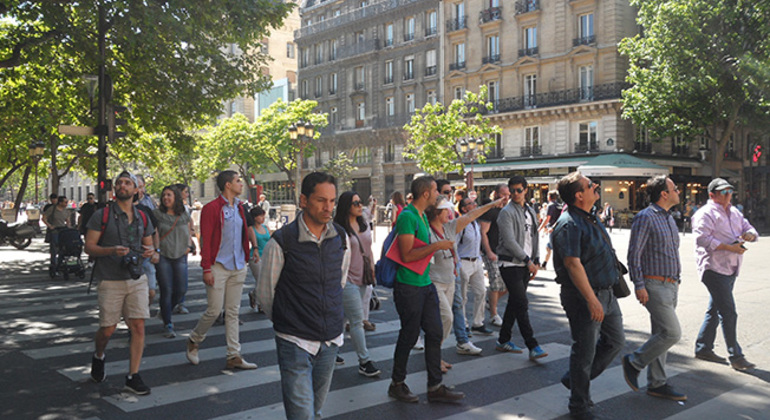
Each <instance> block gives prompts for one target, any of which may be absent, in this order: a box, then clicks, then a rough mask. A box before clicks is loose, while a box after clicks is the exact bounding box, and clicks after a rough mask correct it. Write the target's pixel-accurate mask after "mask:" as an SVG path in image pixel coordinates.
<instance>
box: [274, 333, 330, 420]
mask: <svg viewBox="0 0 770 420" xmlns="http://www.w3.org/2000/svg"><path fill="white" fill-rule="evenodd" d="M275 346H276V350H277V352H278V366H279V368H280V370H281V392H282V394H283V408H284V410H285V411H286V418H287V419H288V420H307V419H315V418H321V407H323V404H324V401H325V400H326V394H328V393H329V387H330V386H331V383H332V374H333V373H334V361H335V359H336V358H337V350H338V348H337V345H335V344H332V345H331V346H327V345H326V344H324V343H321V349H320V350H319V351H318V354H315V355H312V354H310V353H308V352H306V351H305V350H302V349H301V348H299V347H298V346H297V345H296V344H294V343H292V342H290V341H286V340H284V339H282V338H279V337H275Z"/></svg>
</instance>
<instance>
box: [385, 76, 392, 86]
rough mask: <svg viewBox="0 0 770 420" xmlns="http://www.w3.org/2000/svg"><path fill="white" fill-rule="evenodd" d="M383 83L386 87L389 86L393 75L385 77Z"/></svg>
mask: <svg viewBox="0 0 770 420" xmlns="http://www.w3.org/2000/svg"><path fill="white" fill-rule="evenodd" d="M384 83H385V84H386V85H389V84H391V83H393V75H392V74H391V75H390V76H385V80H384Z"/></svg>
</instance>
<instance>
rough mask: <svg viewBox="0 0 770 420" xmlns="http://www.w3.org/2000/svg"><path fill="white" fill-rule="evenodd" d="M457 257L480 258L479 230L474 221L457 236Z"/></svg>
mask: <svg viewBox="0 0 770 420" xmlns="http://www.w3.org/2000/svg"><path fill="white" fill-rule="evenodd" d="M457 255H458V256H459V257H460V258H478V257H481V229H480V228H479V224H478V223H476V221H473V222H471V223H470V224H469V225H468V226H466V227H465V229H463V231H462V232H460V234H459V235H457Z"/></svg>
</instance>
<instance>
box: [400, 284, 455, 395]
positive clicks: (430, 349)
mask: <svg viewBox="0 0 770 420" xmlns="http://www.w3.org/2000/svg"><path fill="white" fill-rule="evenodd" d="M393 301H394V303H395V304H396V311H397V312H398V317H399V318H400V319H401V330H399V332H398V341H397V342H396V351H395V353H394V355H393V375H392V376H391V378H392V379H393V382H396V383H399V382H404V380H405V379H406V364H407V362H408V361H409V352H410V351H411V350H412V347H414V344H415V343H416V342H417V338H418V337H419V336H420V329H422V330H423V331H425V366H426V370H427V371H428V387H429V388H430V387H432V386H435V385H439V384H440V383H441V340H442V339H443V338H444V332H443V329H442V327H441V313H440V309H439V306H438V292H437V291H436V286H435V285H433V283H431V284H429V285H427V286H410V285H408V284H404V283H401V282H399V281H396V284H395V287H394V288H393Z"/></svg>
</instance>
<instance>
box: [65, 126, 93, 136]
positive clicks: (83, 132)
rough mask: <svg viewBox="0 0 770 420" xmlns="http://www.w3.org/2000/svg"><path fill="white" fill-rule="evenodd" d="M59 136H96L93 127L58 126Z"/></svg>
mask: <svg viewBox="0 0 770 420" xmlns="http://www.w3.org/2000/svg"><path fill="white" fill-rule="evenodd" d="M59 134H68V135H70V136H93V135H94V134H96V133H95V132H94V128H93V127H81V126H78V125H60V126H59Z"/></svg>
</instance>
